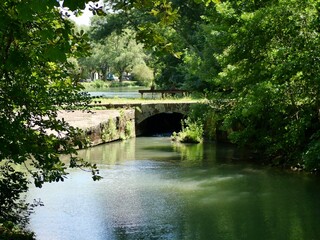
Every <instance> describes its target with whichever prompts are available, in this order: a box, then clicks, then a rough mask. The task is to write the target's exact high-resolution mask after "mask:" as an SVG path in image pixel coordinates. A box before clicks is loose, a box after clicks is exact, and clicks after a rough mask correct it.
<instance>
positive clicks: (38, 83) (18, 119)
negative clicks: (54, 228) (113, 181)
mask: <svg viewBox="0 0 320 240" xmlns="http://www.w3.org/2000/svg"><path fill="white" fill-rule="evenodd" d="M66 2H68V4H70V5H69V6H70V8H72V9H75V8H78V7H80V6H81V7H82V6H84V1H71V2H70V1H66ZM54 4H55V1H50V0H47V1H41V2H39V1H37V0H27V1H18V0H4V1H2V2H1V4H0V46H1V47H0V61H1V64H0V124H1V129H0V161H1V163H0V172H1V175H0V224H2V225H4V226H11V225H10V224H11V223H14V224H23V223H26V222H25V221H26V215H23V213H22V212H21V211H22V210H27V205H26V204H25V203H24V202H20V200H21V199H20V196H21V193H23V192H25V191H27V190H28V186H27V185H28V184H27V183H28V181H29V180H28V179H29V178H28V176H27V173H26V171H24V170H20V169H21V167H25V169H26V170H27V172H28V174H31V176H32V177H33V180H34V184H35V185H36V186H37V187H41V186H42V184H44V183H45V182H52V181H63V180H64V177H65V176H66V174H67V170H66V169H67V167H79V166H85V167H89V168H91V169H92V173H93V178H94V179H98V178H99V176H98V175H97V170H96V167H95V166H92V165H90V164H88V163H86V162H84V161H81V160H80V159H78V158H77V157H76V156H75V154H76V150H75V146H76V143H75V142H74V141H75V139H76V137H77V136H78V130H77V129H75V128H73V127H71V126H70V125H69V124H68V123H66V122H65V121H64V120H61V119H58V118H57V112H58V110H60V109H72V108H74V107H75V106H76V107H81V106H82V107H83V106H85V105H86V103H87V102H88V98H87V97H86V95H84V94H80V93H79V91H80V90H81V85H80V84H79V83H78V80H79V79H78V78H77V77H76V76H71V75H70V74H71V73H72V68H73V66H72V64H71V63H70V61H69V62H68V61H67V59H68V58H69V57H80V56H83V54H84V53H85V52H86V51H87V49H88V47H89V46H88V44H87V40H86V38H85V36H84V35H82V34H75V33H74V31H73V25H72V23H71V22H69V21H68V20H66V19H65V15H63V14H62V12H63V9H62V8H56V7H55V5H54ZM59 11H60V12H59ZM61 14H62V15H61ZM78 144H80V142H79V143H78ZM60 154H67V155H70V162H69V164H65V163H63V162H62V161H61V160H60ZM9 223H10V224H9ZM1 229H2V228H1ZM1 234H3V233H2V232H0V235H1Z"/></svg>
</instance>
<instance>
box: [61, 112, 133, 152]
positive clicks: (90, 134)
mask: <svg viewBox="0 0 320 240" xmlns="http://www.w3.org/2000/svg"><path fill="white" fill-rule="evenodd" d="M58 118H60V119H64V120H65V121H66V122H67V123H69V124H70V125H71V126H73V127H76V128H79V129H81V130H82V131H83V134H84V135H83V136H82V137H83V138H84V139H85V140H86V142H89V145H90V146H96V145H99V144H102V143H106V142H112V141H116V140H120V139H125V138H131V137H134V136H135V129H134V109H121V110H114V109H113V110H90V111H80V110H75V111H59V113H58Z"/></svg>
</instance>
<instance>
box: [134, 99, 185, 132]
mask: <svg viewBox="0 0 320 240" xmlns="http://www.w3.org/2000/svg"><path fill="white" fill-rule="evenodd" d="M189 110H190V104H189V103H183V104H181V103H161V104H159V103H157V104H150V103H149V104H141V105H140V106H139V107H137V108H136V110H135V125H136V135H137V136H141V135H155V134H159V133H162V134H163V133H172V132H173V131H176V132H177V131H180V130H181V120H182V119H184V118H186V117H187V114H188V112H189Z"/></svg>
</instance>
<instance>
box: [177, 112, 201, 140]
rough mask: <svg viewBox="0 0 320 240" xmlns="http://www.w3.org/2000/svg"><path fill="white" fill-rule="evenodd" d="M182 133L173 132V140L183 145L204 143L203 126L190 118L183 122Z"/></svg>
mask: <svg viewBox="0 0 320 240" xmlns="http://www.w3.org/2000/svg"><path fill="white" fill-rule="evenodd" d="M181 125H182V130H181V132H178V133H176V132H173V134H172V136H171V139H172V140H174V141H179V142H183V143H200V142H202V141H203V124H202V123H201V121H192V120H191V119H190V118H187V119H185V120H182V122H181Z"/></svg>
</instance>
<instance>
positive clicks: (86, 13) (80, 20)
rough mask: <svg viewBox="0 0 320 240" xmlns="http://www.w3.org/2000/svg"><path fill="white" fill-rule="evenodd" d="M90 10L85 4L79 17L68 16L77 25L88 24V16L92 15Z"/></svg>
mask: <svg viewBox="0 0 320 240" xmlns="http://www.w3.org/2000/svg"><path fill="white" fill-rule="evenodd" d="M92 16H93V14H92V12H91V11H90V10H89V9H88V6H87V5H86V8H85V9H84V10H83V13H82V15H81V16H79V17H75V16H71V17H70V18H71V19H72V20H74V21H75V22H76V23H77V24H78V25H85V26H90V17H92Z"/></svg>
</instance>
